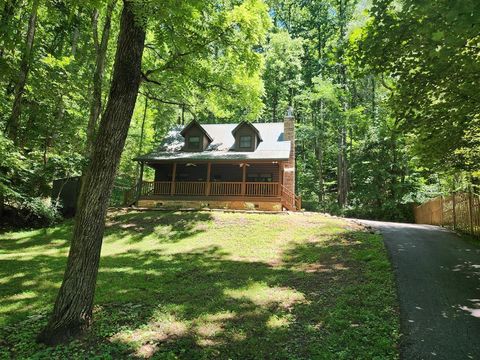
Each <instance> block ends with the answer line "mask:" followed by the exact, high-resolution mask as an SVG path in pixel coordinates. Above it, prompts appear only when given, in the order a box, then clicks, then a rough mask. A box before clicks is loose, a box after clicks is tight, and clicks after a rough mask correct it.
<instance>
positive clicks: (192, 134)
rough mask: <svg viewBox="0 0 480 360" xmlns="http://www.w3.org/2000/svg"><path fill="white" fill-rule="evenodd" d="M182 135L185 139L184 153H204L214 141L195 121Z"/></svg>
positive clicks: (186, 127)
mask: <svg viewBox="0 0 480 360" xmlns="http://www.w3.org/2000/svg"><path fill="white" fill-rule="evenodd" d="M180 134H181V135H182V136H183V137H184V138H185V146H184V147H183V151H204V150H205V149H206V148H207V146H208V145H209V144H210V143H211V142H212V141H213V139H212V138H211V136H210V135H208V133H207V132H206V131H205V129H204V128H203V127H202V126H201V125H200V124H199V123H198V122H196V121H195V120H193V121H192V122H190V123H189V124H188V125H187V126H185V128H184V129H183V130H182V131H181V132H180Z"/></svg>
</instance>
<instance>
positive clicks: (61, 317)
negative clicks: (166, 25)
mask: <svg viewBox="0 0 480 360" xmlns="http://www.w3.org/2000/svg"><path fill="white" fill-rule="evenodd" d="M132 6H133V5H132V4H131V2H130V1H126V0H125V2H124V8H123V12H122V17H121V22H120V33H119V38H118V43H117V52H116V55H115V65H114V69H113V78H112V86H111V89H110V95H109V99H108V103H107V106H106V110H105V114H104V116H103V117H102V121H101V123H100V127H99V131H98V136H97V139H96V141H95V144H94V147H93V152H92V159H91V162H90V164H89V165H88V167H87V170H86V172H85V176H84V179H83V185H82V190H81V193H80V198H79V202H78V210H77V214H76V218H75V225H74V228H73V237H72V243H71V247H70V252H69V256H68V262H67V267H66V270H65V275H64V278H63V282H62V286H61V287H60V291H59V293H58V296H57V299H56V301H55V306H54V309H53V314H52V316H51V318H50V321H49V322H48V324H47V326H46V327H45V329H44V330H43V331H42V332H41V333H40V334H39V336H38V338H37V340H38V341H40V342H43V343H45V344H49V345H53V344H58V343H61V342H65V341H68V340H70V339H71V338H72V337H74V336H77V335H80V334H81V333H82V332H83V331H85V330H86V329H87V328H88V327H89V325H90V324H91V321H92V308H93V298H94V293H95V285H96V280H97V273H98V265H99V260H100V250H101V246H102V238H103V233H104V228H105V216H106V213H107V207H108V200H109V197H110V193H111V191H112V187H113V182H114V179H115V173H116V170H117V167H118V164H119V162H120V156H121V154H122V150H123V147H124V145H125V139H126V137H127V133H128V128H129V125H130V121H131V118H132V114H133V111H134V108H135V102H136V99H137V94H138V88H139V86H140V79H141V78H140V73H141V62H142V54H143V49H144V44H145V30H144V29H143V28H142V27H141V26H140V25H139V24H137V23H135V19H134V14H133V11H132Z"/></svg>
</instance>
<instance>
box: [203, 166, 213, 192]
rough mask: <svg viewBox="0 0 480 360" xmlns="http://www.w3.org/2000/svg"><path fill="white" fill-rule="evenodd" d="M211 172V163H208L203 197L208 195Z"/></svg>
mask: <svg viewBox="0 0 480 360" xmlns="http://www.w3.org/2000/svg"><path fill="white" fill-rule="evenodd" d="M211 172H212V163H211V162H209V163H208V165H207V186H206V187H205V195H206V196H208V195H210V174H211Z"/></svg>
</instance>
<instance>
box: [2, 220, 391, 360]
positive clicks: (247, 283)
mask: <svg viewBox="0 0 480 360" xmlns="http://www.w3.org/2000/svg"><path fill="white" fill-rule="evenodd" d="M70 233H71V223H70V222H67V223H64V224H61V225H59V226H56V227H53V228H49V229H42V230H33V231H23V232H13V233H7V234H3V235H0V359H3V358H15V359H17V358H35V359H41V358H46V359H47V358H48V359H55V358H61V359H63V358H68V359H73V358H82V359H83V358H89V359H92V358H96V359H118V358H127V357H131V358H148V357H151V358H158V359H213V358H220V359H242V360H243V359H397V358H398V349H397V343H398V338H399V320H398V313H397V300H396V296H395V289H394V283H393V275H392V271H391V268H390V264H389V262H388V260H387V256H386V252H385V249H384V247H383V243H382V241H381V237H380V236H378V235H373V234H370V233H366V232H362V231H361V230H360V229H358V226H355V225H353V224H348V223H346V222H344V221H342V220H338V219H332V218H326V217H323V216H321V215H314V214H301V213H299V214H285V215H284V214H276V215H274V214H272V215H269V214H244V213H222V212H183V213H180V212H155V211H150V212H134V211H131V212H116V213H111V214H110V215H109V218H108V220H107V231H106V236H105V239H104V245H103V250H102V260H101V263H100V274H99V277H98V284H97V293H96V300H95V304H96V306H95V323H94V326H93V328H92V331H91V332H90V333H89V334H88V335H87V336H85V337H84V338H82V339H80V340H76V341H74V342H73V343H71V344H70V345H68V346H59V347H57V348H46V347H44V346H41V345H37V344H35V342H34V338H35V335H36V333H37V332H38V331H39V329H40V328H41V327H42V326H43V325H44V324H45V322H46V320H47V314H48V312H49V311H50V310H51V308H52V304H53V301H54V299H55V295H56V292H57V289H58V287H59V285H60V281H61V279H62V274H63V270H64V266H65V262H66V255H67V252H68V239H69V238H70Z"/></svg>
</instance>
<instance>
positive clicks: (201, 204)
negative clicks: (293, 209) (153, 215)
mask: <svg viewBox="0 0 480 360" xmlns="http://www.w3.org/2000/svg"><path fill="white" fill-rule="evenodd" d="M138 207H141V208H151V209H168V210H177V209H229V210H259V211H282V204H281V203H280V202H274V201H217V200H215V201H206V200H201V201H200V200H199V201H193V200H139V201H138Z"/></svg>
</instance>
